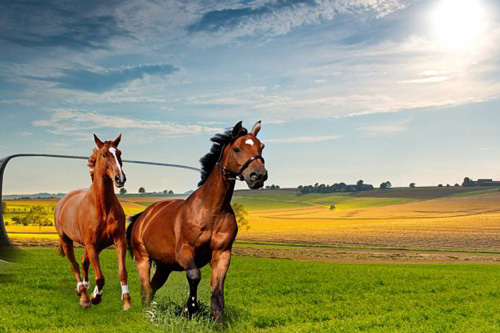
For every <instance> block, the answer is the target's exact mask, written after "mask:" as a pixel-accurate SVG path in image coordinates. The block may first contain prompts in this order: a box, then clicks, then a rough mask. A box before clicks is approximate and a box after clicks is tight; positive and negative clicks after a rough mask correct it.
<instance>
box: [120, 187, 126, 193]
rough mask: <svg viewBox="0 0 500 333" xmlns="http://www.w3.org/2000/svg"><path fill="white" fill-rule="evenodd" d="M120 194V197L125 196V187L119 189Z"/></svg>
mask: <svg viewBox="0 0 500 333" xmlns="http://www.w3.org/2000/svg"><path fill="white" fill-rule="evenodd" d="M120 194H121V195H125V194H127V189H126V188H125V187H122V188H121V189H120Z"/></svg>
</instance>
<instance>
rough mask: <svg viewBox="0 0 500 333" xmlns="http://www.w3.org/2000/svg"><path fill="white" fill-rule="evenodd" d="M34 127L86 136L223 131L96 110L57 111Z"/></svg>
mask: <svg viewBox="0 0 500 333" xmlns="http://www.w3.org/2000/svg"><path fill="white" fill-rule="evenodd" d="M32 125H33V126H35V127H47V128H49V131H50V132H51V133H53V134H61V135H76V136H87V135H88V134H89V131H91V130H95V129H100V128H113V129H120V130H122V129H131V130H133V129H135V130H145V131H151V132H154V133H155V134H157V135H158V134H160V135H165V136H175V135H186V134H199V133H206V132H209V133H213V132H220V131H221V129H220V128H214V127H208V126H202V125H190V124H178V123H174V122H162V121H153V120H140V119H133V118H128V117H121V116H110V115H104V114H101V113H98V112H93V111H88V112H84V111H76V110H56V111H54V112H52V113H51V117H50V119H45V120H35V121H33V122H32Z"/></svg>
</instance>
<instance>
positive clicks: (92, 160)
mask: <svg viewBox="0 0 500 333" xmlns="http://www.w3.org/2000/svg"><path fill="white" fill-rule="evenodd" d="M98 153H99V150H97V149H95V148H94V150H93V151H92V155H90V156H89V162H88V163H87V166H88V167H89V168H90V178H91V179H92V181H94V168H95V163H96V161H97V154H98Z"/></svg>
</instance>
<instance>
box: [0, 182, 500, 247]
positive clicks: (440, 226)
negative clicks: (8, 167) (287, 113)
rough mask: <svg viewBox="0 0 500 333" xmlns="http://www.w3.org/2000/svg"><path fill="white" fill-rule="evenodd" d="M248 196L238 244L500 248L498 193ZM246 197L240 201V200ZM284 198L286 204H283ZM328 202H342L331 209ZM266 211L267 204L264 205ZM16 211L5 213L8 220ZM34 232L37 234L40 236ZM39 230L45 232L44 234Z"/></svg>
mask: <svg viewBox="0 0 500 333" xmlns="http://www.w3.org/2000/svg"><path fill="white" fill-rule="evenodd" d="M260 195H261V194H259V196H257V195H256V196H255V197H256V199H255V200H253V198H251V197H249V196H248V195H247V196H245V197H244V198H243V199H244V200H242V201H243V202H245V204H247V205H248V206H247V207H250V208H249V209H248V210H249V213H248V216H247V219H248V220H249V224H250V229H249V230H245V229H244V228H242V229H241V230H240V232H239V234H238V240H239V241H251V242H262V241H266V242H273V243H301V244H316V245H317V244H321V245H326V246H330V247H332V246H333V247H339V248H361V249H363V248H370V247H377V248H406V249H433V250H453V251H500V192H498V191H489V192H487V193H478V194H477V195H467V196H446V197H441V198H437V199H430V200H425V199H422V200H394V199H391V200H387V198H366V200H359V199H358V198H351V197H349V196H342V195H333V196H332V195H324V196H318V195H314V196H302V197H300V196H293V195H290V194H287V195H285V196H283V197H282V198H280V196H279V195H274V196H273V197H272V198H271V199H272V200H269V202H271V201H272V202H273V203H275V206H274V207H276V208H272V207H273V205H271V204H265V205H264V204H262V202H263V200H264V199H263V197H262V196H260ZM158 200H165V197H150V196H126V197H121V198H120V201H121V203H122V206H123V208H124V210H125V212H126V214H127V215H129V216H130V215H133V214H136V213H139V212H141V211H143V210H144V209H145V208H146V207H147V206H148V205H149V204H151V203H153V202H156V201H158ZM239 200H241V197H236V198H235V201H238V202H240V201H239ZM280 200H281V201H280ZM56 203H57V201H56V200H26V201H17V200H15V201H8V202H7V206H8V209H9V212H10V210H11V209H25V210H26V209H29V207H30V206H32V205H42V206H44V207H48V209H50V207H55V205H56ZM329 203H334V204H336V206H341V205H342V204H343V205H344V206H342V207H341V209H337V208H336V209H334V210H330V209H329ZM262 208H265V209H262ZM10 218H11V213H8V214H7V215H6V221H10ZM6 228H7V231H8V232H9V234H10V236H11V237H12V238H14V239H16V238H21V237H22V238H24V239H26V238H30V237H31V238H37V239H43V238H44V237H45V238H53V237H54V236H56V235H55V234H50V233H55V229H54V227H53V226H49V227H38V226H32V225H31V226H22V225H15V224H9V225H8V226H7V227H6ZM35 233H37V234H36V237H35V236H34V235H35ZM38 233H41V234H38Z"/></svg>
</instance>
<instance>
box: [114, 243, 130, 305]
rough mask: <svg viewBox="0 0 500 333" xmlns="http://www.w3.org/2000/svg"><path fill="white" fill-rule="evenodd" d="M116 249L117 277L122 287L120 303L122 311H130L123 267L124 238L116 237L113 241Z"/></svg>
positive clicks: (125, 253) (125, 248)
mask: <svg viewBox="0 0 500 333" xmlns="http://www.w3.org/2000/svg"><path fill="white" fill-rule="evenodd" d="M114 242H115V248H116V258H117V260H118V276H119V278H120V284H121V286H122V301H123V310H128V309H130V306H131V304H130V293H129V290H128V283H127V268H126V266H125V259H126V255H127V240H126V239H125V236H122V237H118V238H116V239H115V240H114Z"/></svg>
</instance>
